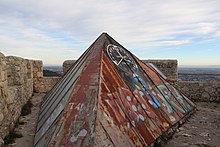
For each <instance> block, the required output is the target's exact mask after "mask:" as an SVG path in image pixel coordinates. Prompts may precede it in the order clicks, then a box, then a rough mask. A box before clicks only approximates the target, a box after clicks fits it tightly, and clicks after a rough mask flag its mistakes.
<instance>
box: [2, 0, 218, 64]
mask: <svg viewBox="0 0 220 147" xmlns="http://www.w3.org/2000/svg"><path fill="white" fill-rule="evenodd" d="M102 32H107V33H108V34H109V35H110V36H112V37H113V38H114V39H115V40H117V41H118V42H119V43H120V44H122V45H123V46H124V47H125V48H127V49H128V50H130V51H131V52H132V53H133V54H135V55H136V56H137V57H139V58H140V59H177V60H178V64H179V65H182V66H184V65H191V66H192V65H197V66H200V65H220V0H0V52H2V53H3V54H5V55H6V56H9V55H12V56H20V57H24V58H28V59H38V60H43V63H44V65H62V63H63V61H65V60H76V59H78V57H80V55H81V54H82V53H83V52H84V51H85V50H86V49H87V48H88V47H89V46H90V45H91V44H92V43H93V41H94V40H95V39H96V38H97V37H98V36H99V35H100V34H101V33H102Z"/></svg>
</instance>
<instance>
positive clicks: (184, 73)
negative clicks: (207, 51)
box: [178, 66, 220, 81]
mask: <svg viewBox="0 0 220 147" xmlns="http://www.w3.org/2000/svg"><path fill="white" fill-rule="evenodd" d="M178 79H179V80H182V81H201V80H203V81H204V80H205V81H220V67H215V68H213V67H212V66H211V67H197V68H193V67H190V68H187V67H179V68H178Z"/></svg>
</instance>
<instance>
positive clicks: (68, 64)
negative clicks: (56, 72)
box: [63, 60, 76, 74]
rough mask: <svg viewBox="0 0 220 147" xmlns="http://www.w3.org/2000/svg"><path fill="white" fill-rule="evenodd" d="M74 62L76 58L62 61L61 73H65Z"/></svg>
mask: <svg viewBox="0 0 220 147" xmlns="http://www.w3.org/2000/svg"><path fill="white" fill-rule="evenodd" d="M75 62H76V60H66V61H64V62H63V73H64V74H65V73H66V72H67V71H68V70H69V69H70V67H71V66H72V65H73V64H74V63H75Z"/></svg>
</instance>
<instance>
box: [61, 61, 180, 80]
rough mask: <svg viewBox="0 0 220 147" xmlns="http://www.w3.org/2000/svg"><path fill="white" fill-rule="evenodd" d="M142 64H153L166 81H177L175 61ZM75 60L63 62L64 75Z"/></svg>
mask: <svg viewBox="0 0 220 147" xmlns="http://www.w3.org/2000/svg"><path fill="white" fill-rule="evenodd" d="M142 61H143V62H144V63H153V64H154V65H155V66H156V67H158V69H159V70H160V71H162V73H163V74H164V75H165V76H167V80H168V81H177V79H178V73H177V72H178V71H177V60H142ZM75 62H76V60H66V61H64V62H63V72H64V73H66V72H67V71H68V70H69V68H70V67H71V66H72V65H73V64H74V63H75Z"/></svg>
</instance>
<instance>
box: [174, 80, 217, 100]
mask: <svg viewBox="0 0 220 147" xmlns="http://www.w3.org/2000/svg"><path fill="white" fill-rule="evenodd" d="M176 87H177V88H178V89H179V90H180V91H181V92H182V93H183V94H184V95H185V96H187V97H188V98H189V99H192V100H193V101H203V102H220V81H178V82H177V83H176Z"/></svg>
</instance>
